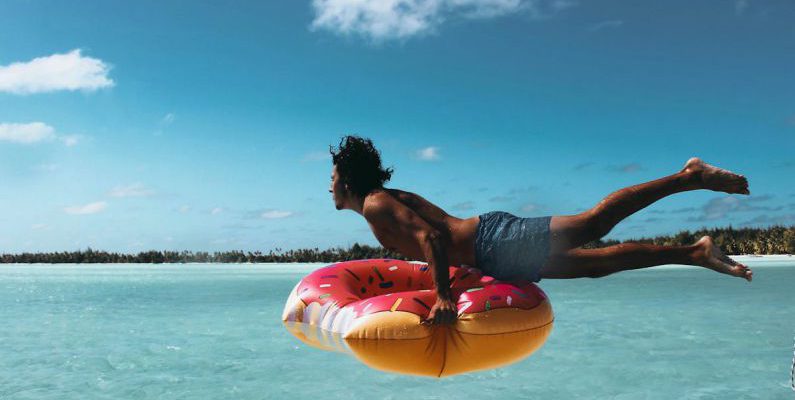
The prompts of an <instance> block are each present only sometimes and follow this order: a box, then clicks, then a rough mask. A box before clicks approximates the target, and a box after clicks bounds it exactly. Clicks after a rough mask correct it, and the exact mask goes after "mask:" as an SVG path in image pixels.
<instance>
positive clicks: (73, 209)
mask: <svg viewBox="0 0 795 400" xmlns="http://www.w3.org/2000/svg"><path fill="white" fill-rule="evenodd" d="M107 207H108V203H106V202H104V201H97V202H94V203H88V204H85V205H77V206H70V207H66V208H64V211H66V213H67V214H72V215H86V214H96V213H98V212H102V211H104V210H105V209H106V208H107Z"/></svg>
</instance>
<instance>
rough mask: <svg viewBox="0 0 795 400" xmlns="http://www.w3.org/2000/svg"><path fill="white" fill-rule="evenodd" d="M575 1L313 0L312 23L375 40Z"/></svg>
mask: <svg viewBox="0 0 795 400" xmlns="http://www.w3.org/2000/svg"><path fill="white" fill-rule="evenodd" d="M575 4H576V3H575V2H573V1H569V0H313V1H312V8H313V9H314V11H315V19H314V20H313V21H312V25H311V27H312V29H325V30H328V31H332V32H335V33H338V34H344V35H347V34H359V35H362V36H365V37H369V38H371V39H373V40H376V41H381V40H385V39H404V38H408V37H411V36H415V35H421V34H425V33H429V32H433V31H435V29H436V28H437V27H438V26H440V25H441V24H442V23H444V22H445V21H446V20H448V19H452V18H456V17H462V18H469V19H484V18H495V17H499V16H503V15H508V14H514V13H518V12H527V13H528V14H529V15H530V16H532V17H534V18H543V17H547V16H549V15H552V14H554V13H557V12H558V11H561V10H563V9H566V8H569V7H571V6H573V5H575Z"/></svg>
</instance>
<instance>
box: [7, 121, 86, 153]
mask: <svg viewBox="0 0 795 400" xmlns="http://www.w3.org/2000/svg"><path fill="white" fill-rule="evenodd" d="M82 138H83V137H82V136H81V135H59V134H56V132H55V128H53V127H52V126H50V125H47V124H45V123H44V122H26V123H0V142H11V143H20V144H35V143H42V142H52V141H54V140H58V141H60V142H62V143H63V144H64V145H66V146H67V147H72V146H74V145H76V144H77V143H78V142H79V141H80V140H81V139H82Z"/></svg>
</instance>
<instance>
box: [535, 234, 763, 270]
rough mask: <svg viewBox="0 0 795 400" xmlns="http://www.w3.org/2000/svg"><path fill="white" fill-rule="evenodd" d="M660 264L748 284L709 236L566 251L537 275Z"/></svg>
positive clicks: (739, 268)
mask: <svg viewBox="0 0 795 400" xmlns="http://www.w3.org/2000/svg"><path fill="white" fill-rule="evenodd" d="M664 264H685V265H697V266H701V267H705V268H709V269H712V270H714V271H717V272H720V273H724V274H728V275H732V276H737V277H741V278H745V279H747V280H749V281H750V280H751V278H752V275H753V273H752V272H751V270H750V269H748V267H746V266H745V265H743V264H740V263H738V262H736V261H734V260H732V259H731V258H729V257H728V256H726V255H725V254H724V253H723V252H722V251H721V250H720V249H719V248H718V247H717V246H716V245H715V244H714V243H713V242H712V238H710V237H709V236H703V237H702V238H701V239H699V240H698V241H697V242H696V243H694V244H692V245H689V246H656V245H651V244H644V243H622V244H618V245H615V246H609V247H604V248H601V249H570V250H568V251H565V252H563V253H559V254H551V255H550V257H549V259H548V261H547V263H546V264H545V265H544V266H543V267H542V268H541V271H540V275H541V278H543V279H556V278H557V279H570V278H599V277H603V276H606V275H610V274H612V273H615V272H619V271H626V270H630V269H638V268H647V267H653V266H655V265H664Z"/></svg>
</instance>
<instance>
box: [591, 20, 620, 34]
mask: <svg viewBox="0 0 795 400" xmlns="http://www.w3.org/2000/svg"><path fill="white" fill-rule="evenodd" d="M622 25H624V21H622V20H620V19H611V20H608V21H602V22H598V23H596V24H593V25H591V26H590V27H589V28H588V30H589V31H591V32H598V31H601V30H603V29H611V28H619V27H621V26H622Z"/></svg>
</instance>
